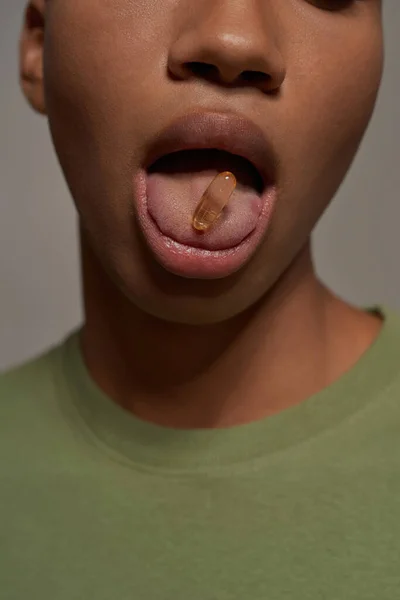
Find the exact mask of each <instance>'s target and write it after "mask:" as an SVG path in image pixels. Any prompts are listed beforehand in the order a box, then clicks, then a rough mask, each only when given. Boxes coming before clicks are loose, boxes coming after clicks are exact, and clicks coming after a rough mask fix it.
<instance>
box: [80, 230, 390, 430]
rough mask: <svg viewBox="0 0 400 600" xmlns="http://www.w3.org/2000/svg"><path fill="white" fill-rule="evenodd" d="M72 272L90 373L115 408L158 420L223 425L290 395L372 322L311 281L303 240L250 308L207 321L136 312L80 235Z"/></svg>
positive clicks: (356, 349)
mask: <svg viewBox="0 0 400 600" xmlns="http://www.w3.org/2000/svg"><path fill="white" fill-rule="evenodd" d="M82 275H83V288H84V305H85V324H84V327H83V331H82V337H81V343H82V350H83V354H84V358H85V363H86V365H87V368H88V369H89V372H90V374H91V376H92V377H93V379H94V380H95V381H96V383H97V384H98V385H99V387H100V388H102V389H103V391H104V392H105V393H106V394H107V395H108V396H109V397H110V398H112V399H113V400H114V401H115V402H117V403H118V404H120V405H121V406H123V407H124V408H125V409H127V410H129V411H131V412H132V413H134V414H136V415H137V416H138V417H140V418H142V419H144V420H148V421H152V422H155V423H158V424H160V425H164V426H168V427H178V428H204V427H227V426H232V425H238V424H243V423H247V422H251V421H255V420H257V419H260V418H263V417H265V416H266V415H269V414H272V413H275V412H278V411H280V410H283V409H285V408H288V407H290V406H292V405H294V404H297V403H298V402H301V401H302V400H304V399H305V398H307V397H309V396H310V395H312V394H314V393H316V392H318V391H319V390H321V389H322V388H324V387H326V386H327V385H329V384H330V383H331V382H332V381H334V380H335V379H336V378H338V377H340V375H341V374H342V373H343V372H344V371H346V370H347V369H348V368H350V367H351V366H352V365H353V364H354V363H355V362H356V361H357V360H358V358H359V357H360V356H361V354H362V353H363V352H364V351H365V350H366V349H367V348H368V346H369V345H370V344H371V343H372V341H373V340H374V339H375V337H376V335H377V333H378V331H379V328H380V321H379V319H377V318H376V317H373V316H370V315H368V314H366V313H364V312H362V311H360V310H356V309H354V308H351V307H350V306H348V305H347V304H345V303H344V302H342V301H341V300H339V299H338V298H336V297H335V296H334V295H333V294H332V293H330V292H329V291H328V290H327V289H326V288H325V287H324V286H323V285H322V284H321V283H320V282H319V281H318V279H317V277H316V275H315V272H314V269H313V265H312V260H311V253H310V248H309V246H307V247H306V248H304V249H303V251H302V252H301V253H300V254H299V256H298V257H297V258H296V260H295V261H294V262H293V263H292V265H291V266H290V268H289V269H288V270H287V271H286V273H285V274H284V275H283V276H282V277H281V278H280V280H279V281H278V282H277V283H276V285H275V286H274V288H273V289H272V290H271V291H270V292H269V293H268V294H267V295H266V296H265V297H264V298H263V299H262V300H261V301H260V302H259V303H258V305H257V307H253V308H252V309H251V310H249V311H247V312H246V313H245V314H242V315H240V316H239V317H237V318H234V319H231V320H230V321H226V322H223V323H219V324H217V325H209V326H188V325H179V324H173V323H167V322H164V321H161V320H158V319H156V318H154V317H151V316H149V315H148V314H145V313H144V312H143V311H141V310H139V309H138V308H136V307H135V306H134V305H133V304H132V303H131V302H129V301H128V300H127V298H126V297H125V296H124V295H123V294H122V293H121V292H120V291H119V290H118V289H117V287H116V286H115V285H114V284H113V283H112V282H111V281H110V279H109V277H108V276H107V275H106V274H105V272H104V270H103V268H102V267H101V265H100V263H99V262H98V260H97V258H96V257H95V255H94V254H93V252H92V251H91V249H90V247H89V245H88V244H87V243H86V242H85V240H84V239H83V238H82Z"/></svg>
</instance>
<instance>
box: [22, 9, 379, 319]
mask: <svg viewBox="0 0 400 600" xmlns="http://www.w3.org/2000/svg"><path fill="white" fill-rule="evenodd" d="M33 5H34V6H35V7H36V10H34V9H32V10H31V12H30V16H29V18H28V19H27V23H26V26H25V31H24V34H23V41H22V61H21V64H22V73H23V80H24V90H25V93H26V95H27V96H28V98H29V99H30V101H31V103H32V104H33V106H34V107H35V108H37V109H38V110H42V111H43V112H45V113H46V114H47V115H48V119H49V124H50V129H51V133H52V137H53V141H54V145H55V149H56V152H57V154H58V157H59V161H60V164H61V167H62V169H63V172H64V174H65V177H66V181H67V183H68V186H69V188H70V190H71V194H72V197H73V199H74V202H75V204H76V207H77V210H78V212H79V215H80V221H81V226H82V230H83V232H84V233H83V235H84V236H85V238H86V240H87V241H88V243H89V244H90V246H91V248H92V251H93V253H94V254H95V256H96V258H97V260H98V262H99V264H101V266H102V268H103V269H104V272H105V273H107V274H108V276H109V277H110V278H111V280H112V281H113V282H114V283H115V285H116V286H117V287H118V288H119V289H120V290H121V291H122V292H123V293H124V294H125V295H126V296H127V297H128V298H129V299H130V301H131V302H133V303H134V304H135V305H137V306H138V307H140V308H142V309H143V310H145V311H147V312H150V313H152V314H154V315H156V316H158V317H160V318H162V319H165V320H169V321H176V322H186V323H211V322H217V321H222V320H224V319H228V318H230V317H232V316H234V315H237V314H239V313H241V312H243V311H244V310H246V309H247V308H249V307H250V306H252V305H254V304H255V303H256V302H257V301H259V300H260V299H261V298H262V297H263V295H265V294H266V292H267V291H268V290H269V289H270V288H271V287H272V286H273V285H274V283H275V282H276V281H277V280H278V278H279V277H280V275H282V273H283V272H284V271H285V270H286V269H287V268H288V266H289V265H291V264H292V263H293V261H294V260H295V259H296V256H297V255H298V254H299V252H300V251H301V249H302V248H303V247H304V246H305V245H306V244H307V241H308V239H309V236H310V232H311V230H312V228H313V226H314V225H315V223H316V221H317V220H318V219H319V217H320V216H321V214H322V212H323V210H324V209H325V207H326V206H327V204H328V203H329V201H330V200H331V199H332V197H333V195H334V194H335V192H336V190H337V188H338V187H339V185H340V183H341V182H342V180H343V178H344V176H345V174H346V172H347V170H348V168H349V166H350V164H351V162H352V160H353V157H354V155H355V153H356V150H357V148H358V146H359V143H360V141H361V138H362V136H363V134H364V131H365V129H366V126H367V124H368V122H369V120H370V117H371V114H372V111H373V107H374V104H375V100H376V95H377V91H378V87H379V83H380V78H381V72H382V62H383V61H382V54H383V52H382V31H381V5H380V1H379V0H268V1H267V0H256V1H246V0H239V1H235V2H228V1H227V0H226V1H225V0H221V1H218V2H216V1H215V0H68V1H66V0H47V2H46V1H45V0H36V1H35V0H34V1H33ZM42 27H43V28H44V31H45V34H44V36H42V35H41V33H40V30H41V28H42ZM42 58H43V77H42V68H41V61H42ZM199 113H201V114H202V115H204V114H206V116H207V115H209V114H212V115H214V114H216V115H217V116H220V115H222V116H224V115H225V116H226V115H227V114H228V115H231V116H233V117H235V118H236V117H239V118H241V119H243V118H244V119H247V120H248V121H250V122H251V123H253V124H255V125H256V126H257V128H258V130H259V131H260V132H261V135H262V137H263V138H264V140H265V141H266V143H267V145H268V148H269V152H270V154H269V157H267V153H266V157H265V161H266V162H267V160H268V161H269V162H270V165H269V166H268V168H270V166H271V164H272V163H273V164H274V170H273V171H272V170H271V182H270V185H271V189H273V194H272V192H271V194H270V197H271V198H272V197H273V201H272V200H271V201H270V205H269V213H270V214H269V215H268V218H267V221H266V222H265V224H264V228H263V230H262V235H260V236H259V238H257V243H256V245H255V247H254V248H253V249H252V250H251V252H249V253H248V255H246V256H245V258H243V260H242V261H241V262H240V261H239V263H237V264H236V266H235V268H233V269H231V271H229V269H228V270H226V271H225V272H224V270H223V269H222V271H220V272H219V273H218V276H215V272H214V275H213V274H212V272H211V271H212V270H211V271H210V272H208V271H207V268H206V269H205V271H204V270H203V271H204V272H203V271H202V272H201V273H202V274H200V275H199V276H197V277H193V272H191V271H190V270H189V271H188V272H187V275H188V276H185V269H183V271H182V272H180V273H179V274H177V271H176V269H175V272H174V268H173V267H172V266H170V263H169V262H168V260H166V261H163V260H160V256H158V255H157V252H154V248H153V247H152V245H151V244H150V243H149V240H148V235H147V233H146V226H145V225H143V223H142V222H141V218H140V211H141V208H140V207H141V199H140V198H139V195H140V189H142V191H143V185H144V183H143V182H145V181H146V177H148V178H150V173H151V167H150V165H149V164H148V162H146V161H148V157H149V155H150V154H151V151H152V149H153V148H154V143H155V140H157V139H158V136H159V135H160V132H163V131H165V129H166V128H167V127H169V126H170V125H171V124H172V123H173V122H174V121H176V120H178V121H179V120H181V119H185V118H186V117H187V116H189V120H190V117H191V116H193V115H194V114H199ZM210 145H212V144H210ZM149 153H150V154H149ZM189 155H190V156H189ZM179 156H180V159H181V165H184V166H182V167H180V163H179V159H178V160H175V162H174V163H173V164H172V163H171V164H169V165H168V164H166V165H164V166H163V165H162V164H161V163H158V167H157V168H158V169H159V171H160V172H162V174H163V176H162V177H161V178H160V177H158V179H157V176H156V184H155V185H156V187H157V185H158V184H159V183H160V182H159V180H160V179H161V180H163V179H164V180H165V178H167V179H168V178H169V179H168V182H169V183H168V182H167V184H165V181H164V184H165V185H167V187H168V185H172V186H173V185H175V184H176V186H177V187H176V190H179V189H185V190H186V189H187V187H186V188H185V186H183V188H180V187H179V186H180V185H181V184H182V177H183V176H184V177H186V178H187V177H189V179H190V177H192V181H197V180H198V178H200V180H201V181H203V183H204V182H205V181H206V176H209V175H210V174H212V173H213V172H214V171H213V169H215V168H217V171H218V167H219V168H220V170H222V169H227V170H231V169H232V171H234V170H235V167H236V168H237V169H238V170H239V171H240V170H241V169H242V170H243V174H242V176H243V178H244V179H246V172H245V171H246V168H247V167H246V166H245V165H244V162H242V163H241V164H240V165H238V164H236V163H235V160H236V158H235V157H234V156H229V154H228V152H226V153H221V155H220V156H219V157H217V158H215V157H214V158H213V159H211V153H210V154H209V156H208V158H207V155H204V154H202V155H201V153H200V152H198V154H196V151H194V153H193V154H191V153H190V152H187V155H186V157H185V152H183V153H182V154H181V155H179ZM175 157H178V155H175ZM272 157H273V158H274V160H272ZM207 160H210V161H211V162H212V160H215V161H216V162H215V163H213V164H210V165H207ZM230 160H231V161H232V164H231V163H230ZM240 160H241V159H240ZM243 161H244V159H243ZM217 163H218V164H217ZM216 165H217V167H216ZM247 166H249V165H247ZM157 168H154V167H153V170H155V171H157ZM180 171H185V173H184V175H183V174H182V173H181V172H180ZM166 173H167V175H166ZM168 173H169V174H168ZM248 177H250V179H251V176H250V175H248ZM157 181H158V183H157ZM138 182H141V183H142V184H143V185H142V188H140V185H139V184H138ZM171 182H172V183H171ZM247 183H248V185H249V186H251V185H252V183H251V182H250V183H249V181H247ZM189 184H190V181H189ZM189 184H187V185H189ZM244 184H246V181H244ZM244 184H243V185H244ZM182 185H183V184H182ZM185 185H186V184H185ZM190 185H191V184H190ZM253 185H254V183H253ZM162 189H163V188H162V185H161V192H162ZM189 189H191V190H192V189H193V188H190V187H189ZM196 189H197V188H196ZM199 189H200V188H199ZM161 192H160V190H159V195H160V193H161ZM185 193H186V192H185ZM185 193H184V192H182V198H180V196H179V193H178V192H176V194H175V200H174V201H170V200H167V196H165V198H166V199H165V202H164V204H163V199H162V197H161V200H160V201H159V207H161V208H160V210H161V217H160V219H161V220H163V219H164V221H165V222H167V221H168V215H169V214H172V215H174V211H176V210H177V209H176V203H177V202H178V203H179V202H181V203H182V206H183V205H184V204H185V202H186V201H187V199H186V197H185ZM161 196H162V193H161ZM163 211H164V212H163ZM175 217H176V219H178V217H179V218H181V217H180V213H179V210H178V213H177V215H175ZM175 217H174V218H175ZM171 218H172V217H171ZM182 218H183V217H182ZM237 218H239V217H237ZM220 227H222V226H220ZM210 235H211V234H210ZM215 235H217V234H215ZM171 237H172V238H173V231H172V235H171ZM217 237H218V236H217ZM210 239H211V238H210ZM177 248H178V247H175V249H174V250H171V252H173V253H174V252H175V254H176V253H178V254H179V252H180V250H179V248H178V249H177ZM172 258H174V254H173V255H172ZM175 258H176V256H175ZM178 258H179V257H178ZM203 260H204V257H203ZM209 260H210V261H211V262H210V263H209V264H211V263H212V261H215V258H214V256H213V254H212V252H211V253H210V254H209ZM171 264H172V263H171Z"/></svg>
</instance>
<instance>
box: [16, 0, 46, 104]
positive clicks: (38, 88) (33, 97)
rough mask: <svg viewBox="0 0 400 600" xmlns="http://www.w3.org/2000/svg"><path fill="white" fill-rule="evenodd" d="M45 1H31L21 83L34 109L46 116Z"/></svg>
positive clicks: (23, 41) (25, 27) (24, 35)
mask: <svg viewBox="0 0 400 600" xmlns="http://www.w3.org/2000/svg"><path fill="white" fill-rule="evenodd" d="M44 4H45V3H44V0H31V1H30V2H29V4H28V6H27V8H26V11H25V18H24V23H23V29H22V33H21V39H20V83H21V87H22V91H23V93H24V95H25V98H26V99H27V100H28V102H29V104H30V105H31V106H32V108H33V109H34V110H35V111H37V112H39V113H41V114H46V105H45V97H44V82H43V45H44V29H45V9H44Z"/></svg>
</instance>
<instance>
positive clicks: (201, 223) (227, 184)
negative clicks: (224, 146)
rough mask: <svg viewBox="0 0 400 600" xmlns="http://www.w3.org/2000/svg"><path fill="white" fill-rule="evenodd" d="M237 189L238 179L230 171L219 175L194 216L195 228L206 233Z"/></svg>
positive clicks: (204, 195)
mask: <svg viewBox="0 0 400 600" xmlns="http://www.w3.org/2000/svg"><path fill="white" fill-rule="evenodd" d="M235 188H236V177H235V176H234V174H233V173H231V172H230V171H224V172H223V173H219V174H218V175H217V176H216V177H215V178H214V179H213V180H212V182H211V183H210V185H209V186H208V188H207V189H206V191H205V192H204V194H203V196H202V198H201V200H200V202H199V204H198V206H197V208H196V210H195V213H194V215H193V221H192V223H193V227H194V228H195V229H197V230H198V231H206V230H207V229H209V227H211V225H212V224H213V223H215V221H216V220H217V219H218V217H219V216H220V214H221V213H222V211H223V210H224V208H225V206H226V205H227V204H228V202H229V199H230V197H231V196H232V194H233V192H234V191H235Z"/></svg>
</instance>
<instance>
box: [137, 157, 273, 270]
mask: <svg viewBox="0 0 400 600" xmlns="http://www.w3.org/2000/svg"><path fill="white" fill-rule="evenodd" d="M276 197H277V190H276V186H275V185H271V186H269V187H268V188H267V189H266V190H265V192H264V194H263V195H262V197H261V201H262V209H261V213H260V216H259V219H258V221H257V225H256V227H255V229H254V230H253V231H252V233H251V234H250V235H249V236H247V238H246V239H245V240H243V241H242V242H241V243H240V244H238V245H237V246H235V247H233V248H229V249H226V250H204V249H202V248H194V247H193V246H187V245H185V244H181V243H179V242H177V241H175V240H174V239H172V238H170V237H168V236H166V235H164V234H163V233H162V232H161V231H160V229H159V227H158V226H157V224H156V222H155V221H154V219H153V218H152V217H151V215H150V214H149V212H148V210H147V173H146V171H145V170H144V169H140V170H139V172H138V174H137V175H136V177H135V178H134V198H135V201H136V207H137V215H138V220H139V224H140V227H141V229H142V231H143V233H144V236H145V239H146V241H147V244H148V246H149V248H150V250H151V252H152V253H153V255H154V257H155V258H156V260H157V262H158V263H159V264H161V266H162V267H164V269H166V270H167V271H169V272H170V273H173V274H174V275H178V276H180V277H185V278H188V279H222V278H224V277H228V276H229V275H233V273H236V272H237V271H238V270H239V269H241V268H242V267H243V266H244V265H245V264H246V263H247V262H248V261H249V260H250V258H251V257H252V255H253V254H254V253H255V251H256V250H257V248H258V246H259V244H260V242H261V241H262V239H263V237H264V235H265V232H266V231H267V229H268V225H269V223H270V220H271V215H272V211H273V208H274V206H275V203H276Z"/></svg>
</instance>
